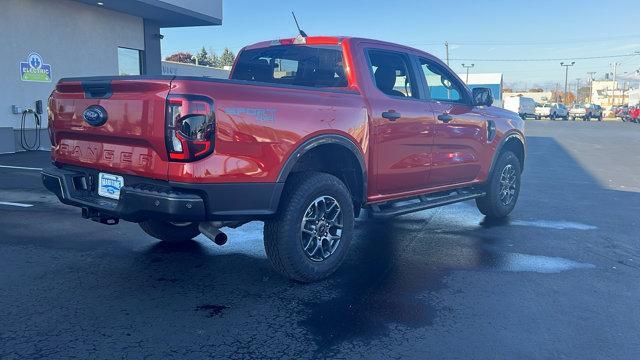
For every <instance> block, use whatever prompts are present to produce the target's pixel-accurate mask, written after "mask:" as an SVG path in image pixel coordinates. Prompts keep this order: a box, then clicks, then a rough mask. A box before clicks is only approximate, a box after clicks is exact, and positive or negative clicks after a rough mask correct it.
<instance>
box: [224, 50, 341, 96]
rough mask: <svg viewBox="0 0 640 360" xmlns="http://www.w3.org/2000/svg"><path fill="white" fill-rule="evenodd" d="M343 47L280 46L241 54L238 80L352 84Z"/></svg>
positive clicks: (319, 85) (322, 85)
mask: <svg viewBox="0 0 640 360" xmlns="http://www.w3.org/2000/svg"><path fill="white" fill-rule="evenodd" d="M343 63H344V60H343V57H342V48H340V47H339V46H306V45H279V46H271V47H267V48H261V49H251V50H245V51H242V52H241V53H240V55H239V56H238V60H237V63H236V67H235V69H234V71H233V74H232V75H231V78H232V79H235V80H246V81H258V82H265V83H272V84H282V85H297V86H308V87H314V88H344V87H347V86H348V83H347V77H346V76H345V73H344V65H343Z"/></svg>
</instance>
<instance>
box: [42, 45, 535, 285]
mask: <svg viewBox="0 0 640 360" xmlns="http://www.w3.org/2000/svg"><path fill="white" fill-rule="evenodd" d="M492 102H493V98H492V96H491V91H490V90H489V89H482V88H481V89H474V90H473V91H470V90H469V89H468V88H467V87H466V86H465V85H464V83H463V82H462V81H461V80H460V79H459V78H458V76H456V75H455V73H454V72H453V71H451V70H450V69H449V68H448V67H447V66H446V65H445V64H444V63H443V62H442V61H440V60H438V59H437V58H435V57H434V56H432V55H430V54H427V53H425V52H422V51H419V50H416V49H412V48H409V47H405V46H401V45H395V44H390V43H385V42H381V41H375V40H368V39H360V38H349V37H298V38H295V39H285V40H277V41H269V42H262V43H258V44H255V45H251V46H248V47H246V48H244V49H243V50H242V51H241V52H240V53H239V55H238V58H237V60H236V63H235V65H234V67H233V70H232V71H231V75H230V79H228V80H226V79H209V78H197V77H180V76H136V77H90V78H69V79H62V80H60V82H59V83H58V84H57V86H56V88H55V90H54V92H53V93H52V95H51V97H50V99H49V124H50V127H49V129H50V130H49V131H50V137H51V143H52V160H53V166H51V167H50V168H48V169H45V170H44V171H43V173H42V179H43V183H44V185H45V186H46V188H47V189H49V190H50V191H52V192H53V193H55V194H56V195H57V196H58V198H59V199H60V201H62V202H63V203H65V204H68V205H73V206H77V207H80V208H82V215H83V217H85V218H88V219H92V220H95V221H99V222H102V223H105V224H116V223H118V221H119V220H120V219H122V220H126V221H132V222H137V223H139V224H140V226H141V227H142V229H143V230H144V231H145V232H146V233H148V234H149V235H151V236H153V237H156V238H158V239H160V240H164V241H186V240H190V239H192V238H194V237H195V236H197V235H199V234H201V233H202V234H204V235H206V236H207V237H209V238H211V239H212V240H214V241H215V242H216V243H218V244H223V243H224V242H225V241H226V236H225V235H224V233H222V232H220V229H221V228H223V227H236V226H239V225H242V224H244V223H246V222H249V221H254V220H260V221H264V222H265V227H264V243H265V249H266V253H267V256H268V258H269V259H270V261H271V263H272V264H273V267H274V268H275V269H276V270H277V271H279V272H280V273H282V274H284V275H285V276H288V277H289V278H292V279H294V280H297V281H302V282H309V281H316V280H319V279H322V278H325V277H327V276H329V275H330V274H331V273H333V272H334V271H335V270H336V269H337V268H338V266H339V265H340V263H341V262H342V261H343V260H344V258H345V255H346V253H347V250H348V247H349V243H350V242H351V239H352V237H353V229H354V223H355V221H354V219H355V218H356V217H358V216H359V214H360V211H361V209H366V211H367V214H368V216H371V217H375V218H383V219H384V218H391V217H394V216H398V215H402V214H407V213H410V212H414V211H419V210H424V209H428V208H433V207H437V206H442V205H447V204H451V203H455V202H459V201H465V200H470V199H476V202H477V205H478V208H479V209H480V211H481V212H482V213H483V214H485V215H486V216H488V217H496V218H500V217H505V216H507V215H508V214H509V213H510V212H511V211H512V210H513V208H514V206H515V204H516V200H517V198H518V194H519V190H520V176H521V171H522V168H523V165H524V159H525V138H524V124H523V121H522V120H521V119H520V118H519V117H518V115H517V114H514V113H511V112H509V111H505V110H503V109H500V108H496V107H492V106H491V105H492Z"/></svg>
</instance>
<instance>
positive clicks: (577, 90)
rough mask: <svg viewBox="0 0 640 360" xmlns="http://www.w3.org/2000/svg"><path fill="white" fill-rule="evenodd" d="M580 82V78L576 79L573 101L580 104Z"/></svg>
mask: <svg viewBox="0 0 640 360" xmlns="http://www.w3.org/2000/svg"><path fill="white" fill-rule="evenodd" d="M580 81H582V79H580V78H577V79H576V100H575V102H577V103H579V102H580Z"/></svg>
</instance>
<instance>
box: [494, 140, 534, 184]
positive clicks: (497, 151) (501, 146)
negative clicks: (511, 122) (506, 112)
mask: <svg viewBox="0 0 640 360" xmlns="http://www.w3.org/2000/svg"><path fill="white" fill-rule="evenodd" d="M511 139H517V140H518V141H520V143H521V144H522V147H523V149H524V152H523V158H522V165H524V160H525V158H526V156H527V143H526V141H525V139H524V135H522V133H520V132H518V131H515V130H514V131H511V132H509V133H507V134H506V135H505V136H504V137H503V138H502V140H500V144H498V146H497V147H496V152H495V153H494V154H493V160H491V168H489V172H488V173H487V174H488V176H489V178H490V177H491V174H493V169H494V167H495V165H496V162H497V161H498V155H500V152H502V148H503V147H504V145H505V144H506V143H507V141H509V140H511ZM522 171H524V167H523V168H522Z"/></svg>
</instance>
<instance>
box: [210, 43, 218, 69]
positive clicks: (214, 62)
mask: <svg viewBox="0 0 640 360" xmlns="http://www.w3.org/2000/svg"><path fill="white" fill-rule="evenodd" d="M209 62H210V63H211V66H213V67H214V68H219V67H220V57H219V56H218V55H216V52H215V50H213V49H212V48H209Z"/></svg>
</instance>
